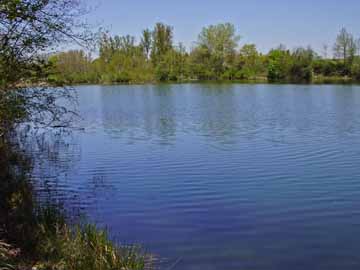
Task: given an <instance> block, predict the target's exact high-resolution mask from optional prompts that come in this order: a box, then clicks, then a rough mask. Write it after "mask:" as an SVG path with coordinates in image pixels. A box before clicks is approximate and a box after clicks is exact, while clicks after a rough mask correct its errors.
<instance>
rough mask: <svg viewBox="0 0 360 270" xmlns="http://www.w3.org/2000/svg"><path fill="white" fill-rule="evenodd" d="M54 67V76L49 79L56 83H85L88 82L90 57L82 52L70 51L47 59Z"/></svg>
mask: <svg viewBox="0 0 360 270" xmlns="http://www.w3.org/2000/svg"><path fill="white" fill-rule="evenodd" d="M49 62H50V63H51V64H52V66H54V67H55V71H56V73H55V74H52V75H50V78H52V79H54V80H55V81H56V82H65V83H86V82H88V81H89V80H90V77H89V76H90V72H91V56H90V54H86V53H85V52H84V51H83V50H70V51H68V52H62V53H59V54H56V55H54V56H52V57H50V58H49Z"/></svg>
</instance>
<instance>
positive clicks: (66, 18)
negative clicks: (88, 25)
mask: <svg viewBox="0 0 360 270" xmlns="http://www.w3.org/2000/svg"><path fill="white" fill-rule="evenodd" d="M82 15H84V10H83V9H82V8H81V5H80V3H79V1H75V0H16V1H14V0H2V1H1V2H0V134H2V133H4V132H6V131H9V130H10V129H11V126H13V125H14V124H16V123H20V122H23V121H32V122H34V123H37V124H41V125H46V126H48V125H59V122H64V117H65V115H66V113H67V112H68V110H67V109H66V108H64V107H61V106H59V104H58V103H57V100H58V99H59V98H70V96H71V93H70V92H69V91H68V90H67V89H65V88H61V89H59V90H58V91H44V88H47V87H46V85H50V83H51V82H50V81H49V76H48V75H49V72H50V68H49V63H48V62H47V61H46V59H47V57H44V53H45V52H46V53H48V52H51V51H53V48H54V47H55V46H58V44H59V43H62V44H63V43H67V42H75V43H77V44H82V45H84V44H86V43H87V42H88V41H89V40H91V39H92V36H91V35H89V33H88V32H87V31H86V30H84V27H85V25H84V24H82V23H80V22H79V20H80V18H81V16H82ZM40 84H41V85H45V86H43V87H34V85H37V86H39V85H40Z"/></svg>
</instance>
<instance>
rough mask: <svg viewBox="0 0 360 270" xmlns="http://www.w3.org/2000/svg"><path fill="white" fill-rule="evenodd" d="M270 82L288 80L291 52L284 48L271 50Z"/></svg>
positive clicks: (269, 57) (269, 59)
mask: <svg viewBox="0 0 360 270" xmlns="http://www.w3.org/2000/svg"><path fill="white" fill-rule="evenodd" d="M268 61H269V64H268V80H269V82H283V81H287V80H288V74H289V70H290V67H291V55H290V52H289V51H288V50H286V49H284V48H282V47H279V48H278V49H275V50H271V51H270V53H269V55H268Z"/></svg>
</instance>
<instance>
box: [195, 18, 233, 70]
mask: <svg viewBox="0 0 360 270" xmlns="http://www.w3.org/2000/svg"><path fill="white" fill-rule="evenodd" d="M239 40H240V36H238V35H237V34H236V30H235V26H234V25H233V24H230V23H225V24H218V25H210V26H208V27H205V28H203V29H202V31H201V33H200V34H199V36H198V41H197V44H198V46H199V47H200V48H202V50H207V51H208V53H209V54H210V55H211V62H212V66H213V69H214V71H215V73H216V74H217V75H218V76H219V75H220V74H221V73H222V72H223V71H224V69H225V68H229V67H230V66H231V64H232V63H233V60H234V56H235V52H236V48H237V47H238V42H239Z"/></svg>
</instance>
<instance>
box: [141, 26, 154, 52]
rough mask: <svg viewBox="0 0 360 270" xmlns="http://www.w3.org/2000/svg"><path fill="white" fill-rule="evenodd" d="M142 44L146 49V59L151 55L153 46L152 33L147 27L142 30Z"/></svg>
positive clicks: (144, 49)
mask: <svg viewBox="0 0 360 270" xmlns="http://www.w3.org/2000/svg"><path fill="white" fill-rule="evenodd" d="M140 46H141V48H142V49H143V51H144V54H145V57H146V59H148V58H149V57H150V51H151V46H152V34H151V31H150V30H149V29H145V30H144V31H143V32H142V37H141V42H140Z"/></svg>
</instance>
